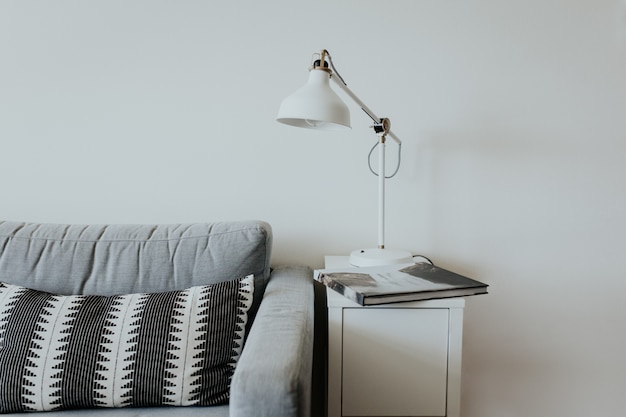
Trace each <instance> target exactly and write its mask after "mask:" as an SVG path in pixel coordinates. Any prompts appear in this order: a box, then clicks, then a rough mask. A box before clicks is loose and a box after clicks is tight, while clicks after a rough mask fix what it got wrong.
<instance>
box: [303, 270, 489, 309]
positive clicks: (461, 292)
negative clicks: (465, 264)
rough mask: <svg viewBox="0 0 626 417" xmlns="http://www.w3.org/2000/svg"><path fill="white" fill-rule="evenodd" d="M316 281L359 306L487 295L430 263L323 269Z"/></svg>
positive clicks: (482, 287)
mask: <svg viewBox="0 0 626 417" xmlns="http://www.w3.org/2000/svg"><path fill="white" fill-rule="evenodd" d="M315 279H316V280H318V281H319V282H321V283H322V284H324V285H326V286H327V287H329V288H332V289H333V290H335V291H337V292H338V293H340V294H342V295H343V296H344V297H346V298H348V299H350V300H352V301H354V302H356V303H358V304H360V305H363V306H366V305H375V304H386V303H398V302H406V301H420V300H430V299H436V298H451V297H467V296H470V295H479V294H487V287H488V285H487V284H484V283H482V282H479V281H476V280H473V279H471V278H468V277H465V276H463V275H459V274H457V273H455V272H452V271H448V270H446V269H443V268H439V267H438V266H435V265H431V264H429V263H423V262H420V263H415V264H403V265H395V266H391V267H371V268H370V267H367V268H356V267H355V268H344V269H322V270H319V271H316V274H315Z"/></svg>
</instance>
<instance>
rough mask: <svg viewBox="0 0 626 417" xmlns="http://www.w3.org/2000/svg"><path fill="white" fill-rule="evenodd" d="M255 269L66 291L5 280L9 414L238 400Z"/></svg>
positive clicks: (3, 385)
mask: <svg viewBox="0 0 626 417" xmlns="http://www.w3.org/2000/svg"><path fill="white" fill-rule="evenodd" d="M253 290H254V280H253V276H252V275H250V276H247V277H245V278H242V279H238V280H234V281H229V282H222V283H217V284H212V285H207V286H201V287H193V288H189V289H187V290H184V291H172V292H164V293H153V294H129V295H118V296H110V297H104V296H60V295H53V294H48V293H45V292H41V291H35V290H32V289H27V288H23V287H20V286H16V285H10V284H6V283H3V282H0V413H11V412H23V411H47V410H59V409H70V408H93V407H127V406H130V407H144V406H159V405H176V406H179V405H213V404H219V403H224V402H226V401H227V400H228V397H229V390H230V381H231V378H232V374H233V372H234V368H235V365H236V363H237V360H238V359H239V355H240V353H241V349H242V347H243V346H242V345H243V340H244V331H245V326H246V322H247V319H248V310H249V309H250V305H251V303H252V294H253Z"/></svg>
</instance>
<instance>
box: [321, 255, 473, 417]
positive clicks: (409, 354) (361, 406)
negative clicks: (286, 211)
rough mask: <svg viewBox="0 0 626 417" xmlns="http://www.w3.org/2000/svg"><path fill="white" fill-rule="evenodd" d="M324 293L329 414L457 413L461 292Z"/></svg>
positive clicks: (331, 262)
mask: <svg viewBox="0 0 626 417" xmlns="http://www.w3.org/2000/svg"><path fill="white" fill-rule="evenodd" d="M325 261H326V268H335V267H344V266H347V265H348V257H346V256H327V257H326V258H325ZM327 297H328V416H329V417H340V416H429V417H431V416H445V417H459V415H460V400H461V349H462V337H463V308H464V307H465V300H464V299H463V298H448V299H441V300H428V301H418V302H406V303H393V304H382V305H376V306H367V307H363V306H361V305H359V304H356V303H354V302H352V301H350V300H348V299H347V298H345V297H343V296H342V295H340V294H338V293H337V292H335V291H333V290H331V289H329V288H328V289H327Z"/></svg>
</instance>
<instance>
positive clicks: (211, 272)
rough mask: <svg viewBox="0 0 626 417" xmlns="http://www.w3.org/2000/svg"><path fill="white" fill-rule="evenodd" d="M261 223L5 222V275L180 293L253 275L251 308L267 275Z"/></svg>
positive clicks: (267, 248) (120, 290) (80, 290)
mask: <svg viewBox="0 0 626 417" xmlns="http://www.w3.org/2000/svg"><path fill="white" fill-rule="evenodd" d="M271 247H272V232H271V228H270V226H269V224H267V223H265V222H262V221H256V220H252V221H240V222H219V223H195V224H171V225H69V224H66V225H63V224H38V223H21V222H8V221H0V281H4V282H7V283H10V284H15V285H21V286H24V287H27V288H32V289H36V290H40V291H46V292H49V293H53V294H64V295H70V294H82V295H116V294H131V293H151V292H162V291H175V290H181V289H185V288H189V287H193V286H200V285H207V284H212V283H216V282H222V281H229V280H232V279H237V278H241V277H243V276H247V275H250V274H253V275H254V300H253V305H252V308H251V314H254V311H255V310H256V309H257V308H258V305H259V304H260V300H261V297H262V295H263V293H264V291H265V285H266V283H267V280H268V279H269V273H270V257H271Z"/></svg>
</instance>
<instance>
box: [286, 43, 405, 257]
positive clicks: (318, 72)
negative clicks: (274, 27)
mask: <svg viewBox="0 0 626 417" xmlns="http://www.w3.org/2000/svg"><path fill="white" fill-rule="evenodd" d="M326 58H328V62H326ZM329 63H330V66H329ZM333 75H335V76H333ZM331 79H332V80H333V81H334V82H335V84H337V85H338V86H339V88H341V89H342V90H343V91H344V92H345V93H346V94H347V95H348V96H349V97H350V98H351V99H352V100H353V101H354V102H355V103H356V104H357V105H358V106H359V107H360V108H361V109H362V110H363V111H364V112H365V113H366V114H367V115H368V116H369V117H370V118H371V119H372V120H373V121H374V125H373V126H371V127H372V128H373V129H374V131H375V132H376V134H377V135H378V136H379V142H378V143H377V145H376V146H378V147H379V151H378V173H376V172H374V171H373V170H372V172H373V173H374V174H375V175H377V176H378V247H377V248H369V249H357V250H354V251H352V253H351V254H350V263H351V264H352V265H354V266H378V265H392V264H400V263H411V262H413V255H412V254H411V253H410V252H409V251H406V250H397V249H396V250H392V249H387V248H385V179H387V178H391V177H392V176H393V175H395V172H394V174H392V175H391V176H390V177H385V142H386V138H387V136H389V137H390V138H391V139H393V140H394V141H395V142H396V143H397V144H398V147H401V145H402V141H400V139H399V138H398V137H397V136H396V135H394V134H393V132H392V131H391V130H390V128H391V123H390V121H389V119H387V118H382V119H381V118H379V117H377V116H376V115H375V114H374V112H372V111H371V110H370V109H369V107H367V106H366V105H365V103H363V102H362V101H361V100H360V99H359V98H358V97H357V96H356V95H355V94H354V93H353V92H352V91H351V90H350V89H349V88H348V86H347V84H346V83H345V81H344V80H343V78H341V76H340V75H339V73H338V72H337V70H336V69H335V66H334V65H333V60H332V57H331V56H330V53H329V52H328V51H327V50H325V49H324V50H323V51H322V52H321V54H320V59H319V60H316V61H314V62H313V66H312V67H311V69H310V73H309V81H308V82H307V83H306V84H305V85H304V86H303V87H301V88H300V89H298V90H297V91H296V92H295V93H293V94H292V95H290V96H289V97H287V98H285V99H284V100H283V101H282V103H281V105H280V109H279V110H278V117H277V118H276V120H277V121H279V122H280V123H284V124H287V125H291V126H296V127H304V128H307V129H319V130H343V129H349V128H350V111H349V110H348V106H346V104H345V103H344V102H343V101H342V100H341V99H340V98H339V96H337V94H335V92H334V91H333V90H332V89H331V88H330V83H329V80H331ZM370 155H371V153H370ZM399 156H400V150H399V151H398V158H399ZM399 164H400V160H399V159H398V167H399ZM370 170H371V166H370ZM396 172H397V170H396Z"/></svg>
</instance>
